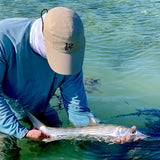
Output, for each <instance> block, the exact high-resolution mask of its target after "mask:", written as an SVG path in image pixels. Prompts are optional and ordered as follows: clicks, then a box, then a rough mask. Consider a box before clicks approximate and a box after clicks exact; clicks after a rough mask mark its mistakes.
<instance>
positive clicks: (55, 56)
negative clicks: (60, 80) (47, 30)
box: [46, 43, 85, 75]
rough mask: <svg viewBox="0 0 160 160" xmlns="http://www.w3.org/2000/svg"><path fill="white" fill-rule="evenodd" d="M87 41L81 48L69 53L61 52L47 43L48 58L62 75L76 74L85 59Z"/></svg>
mask: <svg viewBox="0 0 160 160" xmlns="http://www.w3.org/2000/svg"><path fill="white" fill-rule="evenodd" d="M84 50H85V43H84V44H83V46H82V47H81V49H80V50H78V51H76V52H73V53H71V54H68V53H60V52H58V51H57V50H55V48H52V47H51V45H49V44H46V55H47V60H48V63H49V65H50V67H51V68H52V70H53V71H55V72H56V73H59V74H62V75H71V74H76V73H78V72H80V71H81V69H82V65H83V60H84Z"/></svg>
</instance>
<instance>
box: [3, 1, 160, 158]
mask: <svg viewBox="0 0 160 160" xmlns="http://www.w3.org/2000/svg"><path fill="white" fill-rule="evenodd" d="M54 6H65V7H69V8H71V9H73V10H74V11H76V12H77V13H78V14H79V15H80V16H81V18H82V20H83V23H84V27H85V35H86V41H87V45H86V54H85V61H84V66H83V70H84V78H93V79H99V83H100V84H99V85H98V86H97V88H98V89H97V90H94V91H93V92H90V93H87V98H88V105H89V106H90V108H91V110H92V112H93V113H94V114H95V115H96V116H97V117H98V118H99V119H102V120H105V122H106V123H114V124H120V125H126V126H132V125H136V126H137V128H141V129H142V130H145V131H146V133H150V132H149V131H152V130H151V126H149V124H152V125H153V126H154V125H155V126H156V128H155V131H153V132H154V133H155V132H159V131H160V129H159V126H158V123H157V122H159V116H156V114H155V113H157V112H159V110H158V109H159V106H160V101H159V97H160V92H159V91H160V85H159V81H160V63H159V62H160V54H159V51H160V1H159V0H98V1H93V0H75V1H69V0H54V1H53V0H45V1H43V0H1V1H0V11H1V14H0V19H4V18H10V17H37V18H38V17H39V16H40V12H41V10H42V9H43V8H48V9H50V8H52V7H54ZM51 103H53V101H52V102H51ZM153 108H154V109H155V112H154V113H153V112H150V110H152V109H153ZM136 109H141V110H142V111H141V112H142V113H144V112H143V109H148V112H147V113H148V115H147V114H141V115H140V116H138V114H137V115H136V114H135V115H128V116H119V117H116V118H112V117H115V116H117V115H121V114H126V115H127V114H130V113H135V112H136ZM145 113H146V112H145ZM149 114H150V115H149ZM59 115H60V118H61V119H62V121H63V124H64V126H65V125H68V120H67V117H66V115H65V112H64V110H62V111H61V112H59ZM152 129H153V128H152ZM159 141H160V138H159V136H156V137H154V138H150V139H149V140H146V141H140V142H134V143H129V144H125V145H118V144H117V145H107V144H103V143H98V142H74V141H60V142H54V143H51V144H41V143H38V142H31V141H29V140H26V139H24V140H22V141H18V146H19V147H20V148H21V151H20V155H19V159H23V160H26V159H33V160H37V159H38V160H44V159H48V160H50V159H65V160H67V159H69V160H71V159H73V160H75V159H159V158H160V151H159V147H160V146H159Z"/></svg>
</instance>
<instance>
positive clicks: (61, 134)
mask: <svg viewBox="0 0 160 160" xmlns="http://www.w3.org/2000/svg"><path fill="white" fill-rule="evenodd" d="M26 113H27V116H28V117H29V119H30V121H31V122H32V124H33V126H34V127H35V128H37V129H38V130H41V131H42V132H43V133H47V134H49V135H51V137H53V138H49V139H43V140H42V141H44V142H46V143H48V142H51V141H58V140H72V139H76V140H82V141H86V140H90V141H99V142H105V143H114V142H115V141H116V139H117V138H118V137H121V136H127V135H130V136H131V138H132V139H133V140H134V139H144V138H147V136H146V135H145V134H143V133H141V132H140V131H138V130H133V129H131V128H128V127H125V126H120V125H112V124H97V123H96V121H95V120H94V119H93V118H90V122H91V125H88V126H83V127H48V126H46V125H44V124H43V123H42V122H40V121H39V120H38V119H37V118H36V117H35V116H34V115H33V114H31V113H30V112H28V111H27V112H26ZM93 124H94V125H93Z"/></svg>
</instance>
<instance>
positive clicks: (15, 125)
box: [0, 46, 28, 139]
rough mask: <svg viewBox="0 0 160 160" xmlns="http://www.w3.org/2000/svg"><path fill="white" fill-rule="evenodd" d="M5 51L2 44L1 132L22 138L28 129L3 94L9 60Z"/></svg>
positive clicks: (0, 74)
mask: <svg viewBox="0 0 160 160" xmlns="http://www.w3.org/2000/svg"><path fill="white" fill-rule="evenodd" d="M3 53H4V51H3V50H2V48H1V46H0V132H2V133H5V134H8V135H13V136H15V137H17V138H20V139H21V138H23V137H24V136H25V135H26V133H27V132H28V129H27V128H25V127H23V126H21V124H20V123H19V122H18V120H17V118H16V117H15V114H14V113H13V112H12V111H11V108H10V106H9V105H8V104H7V102H6V100H5V98H4V96H3V95H4V93H3V85H2V84H3V80H4V77H5V72H6V69H7V60H6V59H5V56H4V54H3Z"/></svg>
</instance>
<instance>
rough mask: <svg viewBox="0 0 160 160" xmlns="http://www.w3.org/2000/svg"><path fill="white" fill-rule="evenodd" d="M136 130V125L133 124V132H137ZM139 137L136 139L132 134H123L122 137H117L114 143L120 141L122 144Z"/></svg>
mask: <svg viewBox="0 0 160 160" xmlns="http://www.w3.org/2000/svg"><path fill="white" fill-rule="evenodd" d="M135 131H136V126H133V127H132V132H135ZM137 140H138V138H136V139H133V138H132V136H131V135H128V136H122V137H118V138H117V139H116V141H114V142H113V143H117V144H118V143H120V144H123V143H126V142H133V141H137Z"/></svg>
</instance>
